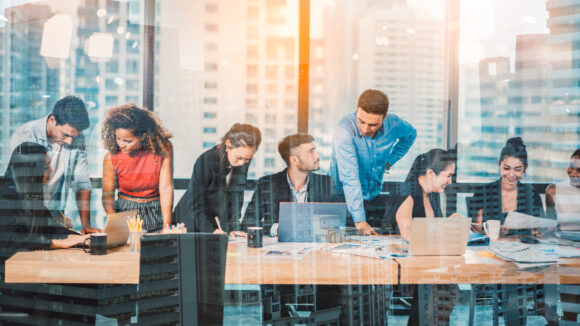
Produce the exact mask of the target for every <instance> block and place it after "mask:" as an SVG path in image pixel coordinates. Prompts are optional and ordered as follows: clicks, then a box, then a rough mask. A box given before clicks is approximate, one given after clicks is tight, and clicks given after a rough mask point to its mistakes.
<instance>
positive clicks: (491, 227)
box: [483, 220, 501, 241]
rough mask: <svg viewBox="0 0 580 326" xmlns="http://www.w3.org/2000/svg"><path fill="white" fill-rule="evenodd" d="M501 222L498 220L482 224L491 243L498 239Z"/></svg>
mask: <svg viewBox="0 0 580 326" xmlns="http://www.w3.org/2000/svg"><path fill="white" fill-rule="evenodd" d="M500 225H501V222H500V221H499V220H489V221H487V222H484V223H483V229H484V230H485V234H487V235H488V236H489V239H490V240H491V241H495V240H497V239H499V229H500Z"/></svg>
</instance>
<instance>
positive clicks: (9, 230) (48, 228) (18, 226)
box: [0, 142, 86, 262]
mask: <svg viewBox="0 0 580 326" xmlns="http://www.w3.org/2000/svg"><path fill="white" fill-rule="evenodd" d="M48 162H49V158H48V155H47V152H46V149H45V148H44V146H41V145H38V144H35V143H31V142H26V143H22V144H20V145H18V146H17V147H16V148H15V149H14V152H12V156H11V158H10V162H9V163H8V168H7V169H6V173H5V174H4V177H2V178H0V260H1V261H2V262H4V261H5V260H6V259H8V258H9V257H10V256H12V255H13V254H14V253H15V252H17V251H20V250H40V249H52V248H69V247H72V246H74V245H77V244H81V243H83V241H84V239H85V238H86V236H80V235H78V234H76V233H75V232H73V231H69V230H68V229H66V228H64V227H63V226H61V225H60V224H58V223H57V222H56V221H55V220H54V218H53V217H52V216H51V214H50V212H49V211H48V210H47V209H46V207H45V206H44V204H43V193H44V192H43V185H44V184H46V182H47V181H48V178H49V177H50V174H51V172H52V171H51V169H50V164H48Z"/></svg>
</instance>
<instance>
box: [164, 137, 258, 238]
mask: <svg viewBox="0 0 580 326" xmlns="http://www.w3.org/2000/svg"><path fill="white" fill-rule="evenodd" d="M248 165H249V163H248V164H244V165H242V166H240V167H231V166H230V165H229V162H228V161H227V158H226V157H225V155H223V157H221V156H220V154H219V148H218V147H217V146H214V147H213V148H211V149H209V150H207V151H206V152H205V153H203V154H201V156H200V157H199V158H198V159H197V161H195V165H194V166H193V173H192V175H191V180H190V181H189V185H188V186H187V190H186V191H185V194H183V197H181V199H180V200H179V203H178V204H177V206H176V207H175V211H174V212H173V216H174V219H175V221H176V222H183V223H185V226H186V227H187V229H188V230H189V231H190V232H191V231H193V232H213V231H215V229H217V228H218V225H217V223H216V221H215V217H216V216H218V217H219V219H220V224H221V227H222V229H223V230H224V231H226V232H230V231H234V230H239V229H240V222H239V221H240V217H241V212H242V205H243V204H244V190H245V188H246V182H247V180H246V177H247V175H248ZM230 170H231V171H232V176H231V180H230V184H229V185H227V184H226V177H227V175H228V173H229V172H230Z"/></svg>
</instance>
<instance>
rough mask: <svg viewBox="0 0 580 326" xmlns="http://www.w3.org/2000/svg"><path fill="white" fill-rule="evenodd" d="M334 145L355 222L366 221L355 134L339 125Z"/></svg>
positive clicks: (347, 200)
mask: <svg viewBox="0 0 580 326" xmlns="http://www.w3.org/2000/svg"><path fill="white" fill-rule="evenodd" d="M332 146H333V151H334V153H335V157H336V165H337V168H338V176H339V179H340V182H341V183H342V187H343V191H344V196H345V199H346V204H347V207H348V210H349V212H350V214H351V215H352V219H353V221H354V222H355V223H358V222H365V221H366V216H365V210H364V203H363V194H362V189H361V183H360V179H359V171H358V169H359V166H358V159H357V153H356V146H355V144H354V140H353V136H352V135H351V133H350V132H349V131H348V130H347V129H346V128H344V127H343V126H341V125H338V126H337V127H336V129H335V131H334V138H333V142H332Z"/></svg>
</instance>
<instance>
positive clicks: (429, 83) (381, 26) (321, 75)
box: [286, 1, 445, 181]
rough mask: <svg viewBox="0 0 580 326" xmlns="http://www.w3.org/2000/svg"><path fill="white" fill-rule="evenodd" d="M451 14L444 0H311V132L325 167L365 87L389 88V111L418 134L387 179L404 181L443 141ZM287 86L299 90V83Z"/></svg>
mask: <svg viewBox="0 0 580 326" xmlns="http://www.w3.org/2000/svg"><path fill="white" fill-rule="evenodd" d="M444 12H445V3H444V1H434V2H433V4H429V5H426V4H425V2H421V1H407V2H397V1H383V2H381V1H369V2H366V3H365V2H350V3H348V4H347V3H344V4H340V5H339V4H338V3H336V2H334V3H326V2H321V1H313V2H311V20H310V21H311V26H310V37H311V39H310V82H309V90H310V100H309V104H310V106H309V130H310V133H311V134H312V135H313V136H314V137H315V138H316V141H317V142H318V145H319V146H318V148H319V151H320V152H321V155H322V157H321V169H322V170H323V171H327V169H328V168H329V165H330V153H331V144H332V133H333V130H334V127H335V126H336V124H337V122H338V121H339V120H340V119H341V118H342V117H344V116H345V115H347V114H352V113H354V112H355V111H356V103H357V100H358V96H359V95H360V94H361V93H362V92H363V91H364V90H366V89H378V90H380V91H382V92H384V93H385V94H387V96H388V97H389V103H390V104H389V113H390V114H396V115H398V116H399V117H401V118H403V119H405V120H406V121H408V122H409V123H411V124H412V125H413V126H414V127H415V129H417V133H418V135H417V139H416V141H415V144H414V145H413V146H412V148H411V150H410V151H409V152H408V153H407V154H406V155H405V156H404V157H403V159H401V160H400V161H399V162H398V163H396V164H395V165H394V166H393V167H392V168H391V170H390V171H389V174H386V175H385V177H384V181H398V180H403V179H404V178H405V177H406V175H407V173H408V172H409V167H410V166H411V163H412V161H413V159H414V158H415V157H416V156H417V155H418V154H420V153H423V152H426V151H428V150H429V149H431V148H435V147H442V146H443V141H442V130H443V95H444V87H445V83H444V81H445V69H444V68H445V63H444V58H445V37H444V36H445V20H444ZM346 17H348V19H346ZM339 21H341V22H343V23H341V24H339V23H338V22H339ZM345 22H346V23H345ZM327 26H334V27H333V28H327ZM336 35H341V37H334V36H336ZM347 40H357V41H356V42H349V41H347ZM287 54H288V55H290V53H289V52H288V53H287ZM286 76H288V78H295V77H297V74H296V70H293V69H291V68H288V69H286ZM389 79H391V80H389ZM337 80H340V82H337ZM387 81H389V82H387ZM286 90H287V93H288V94H290V93H292V85H289V86H287V88H286ZM322 90H324V91H322Z"/></svg>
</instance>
